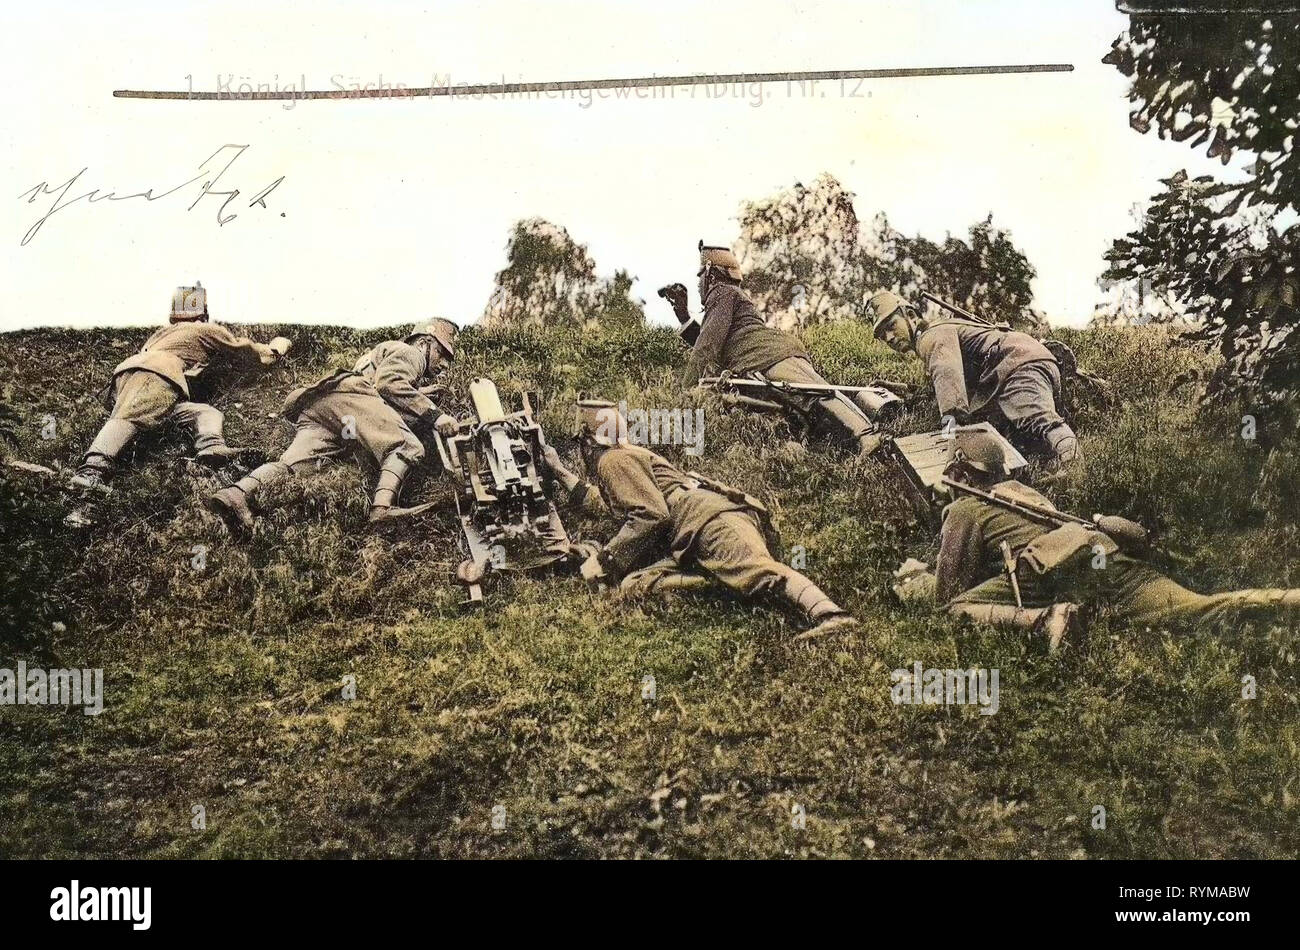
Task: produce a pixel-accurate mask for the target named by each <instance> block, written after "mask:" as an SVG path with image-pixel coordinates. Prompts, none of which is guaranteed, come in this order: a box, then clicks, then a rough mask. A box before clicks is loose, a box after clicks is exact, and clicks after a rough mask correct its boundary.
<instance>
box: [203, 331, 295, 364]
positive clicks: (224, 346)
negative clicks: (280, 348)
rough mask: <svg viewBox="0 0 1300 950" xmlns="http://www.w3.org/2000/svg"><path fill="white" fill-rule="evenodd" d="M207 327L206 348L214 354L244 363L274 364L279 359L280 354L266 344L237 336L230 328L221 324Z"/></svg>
mask: <svg viewBox="0 0 1300 950" xmlns="http://www.w3.org/2000/svg"><path fill="white" fill-rule="evenodd" d="M205 326H206V327H207V328H208V334H207V336H206V338H205V342H206V343H208V346H207V347H206V348H207V349H209V350H211V351H213V352H214V353H220V354H222V355H225V356H228V357H230V358H231V359H234V360H236V361H238V362H242V363H274V362H275V361H276V359H278V358H279V354H278V353H276V352H275V350H273V349H271V348H270V347H269V346H267V345H266V344H265V343H258V342H257V341H256V340H252V339H249V338H248V337H246V336H236V335H235V334H234V333H232V332H231V331H230V329H229V328H228V327H224V326H222V325H221V324H219V323H209V324H206V325H205Z"/></svg>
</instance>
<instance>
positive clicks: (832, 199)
mask: <svg viewBox="0 0 1300 950" xmlns="http://www.w3.org/2000/svg"><path fill="white" fill-rule="evenodd" d="M736 254H737V257H738V258H739V259H740V266H741V270H742V271H743V272H744V274H745V284H746V287H747V289H748V290H749V292H750V295H751V296H752V297H753V298H754V302H755V305H756V306H757V307H758V309H759V311H760V312H762V313H765V314H766V315H767V318H768V321H769V322H771V323H773V324H775V325H777V326H780V327H782V328H783V329H789V328H792V327H795V326H808V325H811V324H815V323H824V322H827V321H830V320H839V319H846V318H850V317H854V316H857V315H859V314H860V312H861V307H860V301H859V300H858V299H857V298H858V297H859V296H860V287H859V286H858V285H859V283H860V264H859V262H858V216H857V214H856V213H855V212H854V210H853V194H852V193H851V192H848V191H846V190H845V189H844V187H843V186H842V185H841V184H840V183H839V182H838V181H837V180H836V179H835V178H834V177H832V176H831V175H828V174H825V173H823V174H821V175H819V176H817V179H816V181H814V182H813V186H812V187H811V188H806V187H804V186H803V185H802V184H799V183H796V184H795V186H794V187H793V188H790V189H787V190H784V191H780V192H778V193H777V194H775V195H772V196H771V197H769V198H764V199H762V200H759V201H749V202H746V203H745V204H744V205H743V206H742V207H741V212H740V240H739V241H738V242H737V252H736Z"/></svg>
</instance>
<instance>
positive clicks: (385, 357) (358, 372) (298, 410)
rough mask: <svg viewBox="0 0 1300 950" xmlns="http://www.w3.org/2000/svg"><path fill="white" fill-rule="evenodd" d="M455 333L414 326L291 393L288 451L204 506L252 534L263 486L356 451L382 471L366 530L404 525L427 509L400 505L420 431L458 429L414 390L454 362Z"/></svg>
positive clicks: (449, 327) (437, 325)
mask: <svg viewBox="0 0 1300 950" xmlns="http://www.w3.org/2000/svg"><path fill="white" fill-rule="evenodd" d="M456 333H457V328H456V325H455V324H454V323H452V322H451V321H450V320H443V319H437V320H434V321H433V322H431V323H427V324H423V325H419V326H416V327H415V328H414V329H413V330H412V331H411V333H410V334H409V335H408V336H407V337H406V338H405V339H404V340H386V341H384V342H383V343H380V344H379V345H378V346H376V347H375V348H374V349H372V350H370V351H369V352H368V353H366V354H365V355H364V356H362V357H361V359H360V360H358V361H357V364H356V366H354V367H353V368H352V369H351V370H343V371H340V372H337V373H333V374H331V375H329V376H326V377H325V378H324V379H321V380H319V381H318V382H316V383H313V384H312V385H310V386H303V387H299V388H298V389H295V390H294V391H293V392H291V393H289V395H288V397H287V398H286V399H285V401H284V407H283V409H282V410H281V414H282V415H283V416H284V417H285V418H286V419H288V420H289V421H290V422H292V423H293V424H294V426H295V430H296V431H295V434H294V438H293V441H292V442H291V443H290V444H289V447H288V448H287V449H285V451H284V454H283V455H281V456H280V458H279V460H278V461H275V462H268V463H266V464H265V465H262V466H259V467H258V468H256V469H254V470H253V471H252V472H250V473H249V474H248V475H246V476H245V477H243V478H241V479H240V480H239V481H238V482H236V483H235V484H234V485H231V486H230V487H229V488H223V489H222V490H221V491H219V492H217V493H216V494H214V495H213V496H212V497H211V498H210V499H209V507H210V508H212V510H213V511H215V512H217V513H218V514H220V515H221V516H222V517H223V518H224V519H225V520H226V522H227V523H228V524H230V525H231V526H233V527H237V528H241V529H245V530H246V529H250V528H252V526H253V513H252V509H251V508H250V506H249V501H250V500H251V499H252V498H253V497H254V496H255V495H256V494H257V492H259V491H260V490H261V489H262V488H264V487H265V486H266V485H267V484H269V483H271V482H274V481H277V480H279V479H281V478H285V477H287V476H288V475H290V474H291V473H295V472H302V471H308V470H310V469H313V468H319V467H320V465H321V464H322V463H323V462H324V461H325V460H327V459H330V458H334V457H337V456H341V455H344V454H347V453H348V452H349V450H350V449H351V448H353V447H359V448H360V449H361V450H362V451H363V452H365V453H367V454H369V455H370V456H371V457H372V458H373V459H374V460H375V462H376V463H377V464H378V466H379V480H378V482H377V484H376V486H375V493H374V496H373V499H372V501H371V504H370V522H371V524H376V525H378V524H383V523H388V522H397V521H404V520H407V519H410V518H412V517H414V516H416V515H420V514H423V513H424V512H426V511H428V510H429V509H430V508H431V507H433V505H432V503H429V504H424V505H417V506H415V507H411V508H402V507H400V505H399V501H400V499H401V494H402V486H403V484H404V483H405V482H406V478H407V475H408V473H409V472H410V470H411V468H412V467H414V466H415V465H417V464H419V462H420V461H421V460H422V459H423V458H424V451H425V450H424V443H423V442H422V441H421V439H420V436H419V435H418V434H417V433H427V432H428V431H429V430H431V429H434V428H436V429H438V431H441V432H445V433H452V432H454V431H455V427H456V421H455V419H453V418H452V417H451V416H450V415H448V414H447V413H445V412H443V411H442V410H441V409H439V407H438V406H437V405H436V404H435V403H434V402H433V400H432V399H430V398H429V394H427V393H426V392H422V391H421V389H420V388H418V387H419V384H420V383H421V381H422V380H425V379H430V378H432V377H434V376H436V375H437V374H438V373H439V372H440V371H441V370H443V369H444V368H445V367H446V366H447V365H448V364H449V363H450V362H451V361H452V360H453V359H454V358H455V339H456Z"/></svg>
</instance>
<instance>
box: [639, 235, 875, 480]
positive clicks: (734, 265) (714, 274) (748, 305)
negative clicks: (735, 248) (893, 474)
mask: <svg viewBox="0 0 1300 950" xmlns="http://www.w3.org/2000/svg"><path fill="white" fill-rule="evenodd" d="M699 251H700V269H699V272H698V274H697V276H698V277H699V281H700V282H699V291H700V300H701V301H702V302H703V304H704V319H703V321H702V322H701V324H700V329H699V335H698V337H697V338H696V340H695V345H694V347H693V348H692V350H691V354H690V356H689V357H688V359H687V364H686V374H685V378H684V380H683V382H684V383H685V385H687V386H694V385H696V384H697V383H699V381H700V379H701V377H703V376H705V375H707V374H709V373H712V372H714V371H726V372H729V373H732V374H736V375H747V374H759V375H760V376H761V377H762V378H766V379H770V380H775V381H777V382H782V383H812V384H816V385H820V386H827V385H829V384H828V383H827V382H826V380H825V379H823V378H822V376H821V374H820V373H818V372H817V370H816V369H815V368H814V367H813V365H812V361H811V360H810V359H809V358H808V351H807V350H805V349H804V347H803V344H801V343H800V342H799V341H798V340H797V339H796V338H795V337H794V336H792V335H791V334H789V333H783V332H782V331H780V330H777V329H776V328H774V327H770V326H768V325H767V323H766V322H765V321H764V320H763V318H762V316H760V315H759V313H758V311H757V310H755V309H754V304H753V302H752V301H751V300H750V299H749V297H748V296H747V295H746V294H745V292H744V290H742V289H741V286H740V283H741V275H740V261H739V260H737V259H736V255H735V254H733V253H732V252H731V251H730V250H729V249H727V248H725V247H706V246H705V244H704V242H703V241H701V242H700V244H699ZM660 294H661V295H662V296H663V297H664V298H665V299H667V300H668V302H669V303H670V304H671V305H672V307H673V310H674V312H675V313H676V314H677V319H678V320H679V321H681V322H682V323H686V322H688V321H689V320H690V314H689V311H688V309H687V296H686V288H685V287H684V286H682V285H681V284H671V285H669V286H668V287H665V288H663V290H661V291H660ZM797 398H799V399H800V400H801V404H802V405H803V409H804V411H805V412H806V413H807V414H808V415H809V416H811V417H813V418H816V419H818V421H819V422H820V423H821V424H822V425H824V426H825V427H826V428H827V429H828V430H829V431H831V432H837V433H838V434H839V436H840V437H841V438H842V439H844V440H846V441H847V442H849V443H850V444H853V445H854V446H855V448H856V450H857V451H858V453H859V454H860V455H868V454H870V453H872V452H874V451H875V450H876V449H877V448H879V447H880V443H881V437H880V436H879V434H877V432H876V426H875V424H874V423H872V421H871V420H870V419H869V418H868V417H867V415H866V413H865V412H863V410H862V409H861V408H860V407H859V406H857V405H856V404H855V403H854V402H853V401H852V400H850V399H848V398H847V397H845V396H844V395H842V394H840V393H831V394H830V395H824V394H807V395H804V396H801V397H797Z"/></svg>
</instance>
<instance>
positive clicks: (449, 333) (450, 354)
mask: <svg viewBox="0 0 1300 950" xmlns="http://www.w3.org/2000/svg"><path fill="white" fill-rule="evenodd" d="M459 332H460V328H459V327H458V326H456V324H454V323H452V322H451V321H450V320H447V319H444V318H443V317H435V318H434V319H433V320H431V321H429V322H428V323H417V324H416V325H415V327H414V328H413V329H412V330H411V332H410V333H409V334H407V336H406V341H405V342H407V343H412V342H414V341H415V340H418V339H419V338H420V337H422V336H431V337H433V338H434V339H435V340H437V341H438V345H439V346H440V347H442V351H443V352H444V353H445V354H446V355H447V359H449V360H450V359H455V358H456V335H457V334H458V333H459Z"/></svg>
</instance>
